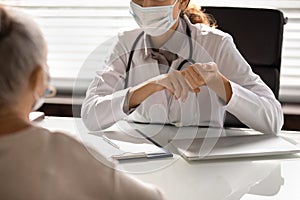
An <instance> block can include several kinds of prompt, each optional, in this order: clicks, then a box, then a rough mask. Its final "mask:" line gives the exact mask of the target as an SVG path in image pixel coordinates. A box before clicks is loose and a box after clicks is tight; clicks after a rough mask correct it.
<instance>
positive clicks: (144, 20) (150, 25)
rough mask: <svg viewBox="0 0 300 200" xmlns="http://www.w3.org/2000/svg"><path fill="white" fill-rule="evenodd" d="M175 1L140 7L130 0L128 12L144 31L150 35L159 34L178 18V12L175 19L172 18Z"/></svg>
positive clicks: (165, 30) (164, 31)
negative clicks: (169, 3) (165, 4)
mask: <svg viewBox="0 0 300 200" xmlns="http://www.w3.org/2000/svg"><path fill="white" fill-rule="evenodd" d="M177 1H178V0H176V1H175V2H174V3H173V4H172V5H168V6H153V7H142V6H140V5H138V4H136V3H134V2H133V1H131V2H130V13H131V15H132V16H133V18H134V19H135V21H136V23H137V24H138V25H139V26H140V27H141V29H142V30H143V31H144V32H145V33H147V34H149V35H151V36H160V35H163V34H164V33H166V32H167V31H168V30H169V29H170V28H171V27H172V26H173V25H174V24H175V23H176V21H177V20H178V17H179V13H178V15H177V17H176V19H174V18H173V10H174V6H175V5H176V4H177Z"/></svg>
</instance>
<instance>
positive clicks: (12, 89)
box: [0, 5, 48, 113]
mask: <svg viewBox="0 0 300 200" xmlns="http://www.w3.org/2000/svg"><path fill="white" fill-rule="evenodd" d="M46 60H47V46H46V43H45V40H44V37H43V35H42V33H41V31H40V29H39V28H38V26H37V25H36V24H35V23H34V21H33V20H32V19H31V18H30V17H28V16H27V15H25V14H24V13H21V12H20V11H17V10H15V9H11V8H5V7H4V6H1V5H0V113H1V112H2V113H3V112H6V111H7V110H9V109H22V110H23V112H25V113H26V112H28V113H29V112H30V111H31V108H32V106H33V105H34V103H35V102H36V100H37V99H38V98H39V97H41V96H43V94H44V91H45V88H46V86H47V84H48V73H47V71H48V69H47V64H46Z"/></svg>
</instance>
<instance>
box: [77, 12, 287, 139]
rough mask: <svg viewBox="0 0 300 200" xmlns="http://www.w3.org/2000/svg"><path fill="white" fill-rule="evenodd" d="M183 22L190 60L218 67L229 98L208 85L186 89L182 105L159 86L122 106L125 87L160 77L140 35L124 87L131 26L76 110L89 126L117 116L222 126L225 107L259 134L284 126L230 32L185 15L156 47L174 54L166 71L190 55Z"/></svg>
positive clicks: (276, 105) (274, 103) (102, 125)
mask: <svg viewBox="0 0 300 200" xmlns="http://www.w3.org/2000/svg"><path fill="white" fill-rule="evenodd" d="M186 26H189V28H190V30H191V38H192V47H193V59H194V60H195V61H196V62H199V63H205V62H210V61H213V62H215V63H216V64H217V65H218V68H219V71H220V72H221V73H222V74H223V75H224V76H225V77H227V78H228V79H229V80H230V84H231V87H232V92H233V94H232V97H231V99H230V101H229V102H228V103H227V104H225V103H224V102H223V101H222V100H221V99H220V98H219V97H218V96H217V95H216V94H215V93H214V92H213V91H211V90H210V89H209V88H208V87H207V86H202V87H201V88H200V90H201V91H200V93H198V94H195V93H192V92H189V94H188V98H187V99H186V101H185V103H183V102H182V101H181V100H175V99H174V98H173V97H171V96H170V95H169V94H168V93H167V92H166V91H165V90H163V91H160V92H156V93H154V94H153V95H151V96H150V97H148V98H147V99H146V100H145V101H144V102H143V103H141V104H140V105H139V106H138V107H136V108H135V109H133V111H130V112H129V111H128V110H127V109H126V107H127V102H128V99H127V96H128V91H129V89H130V87H132V86H135V85H137V84H139V83H142V82H144V81H147V80H148V79H150V78H152V77H155V76H158V75H160V71H159V66H158V63H157V60H155V59H153V58H152V57H151V56H150V55H149V53H148V51H147V48H149V44H147V42H148V40H146V37H142V38H141V39H140V40H138V42H137V46H136V50H135V52H134V55H133V59H132V62H131V70H130V71H129V73H128V75H127V76H129V77H128V88H124V80H125V77H126V66H127V62H128V59H129V54H130V51H131V48H132V44H133V43H134V41H135V40H136V38H137V36H138V35H139V34H140V33H141V30H140V29H136V30H132V31H126V32H123V33H122V34H120V35H119V36H118V41H117V42H116V44H114V45H115V46H114V48H113V52H112V54H111V55H110V56H109V58H107V60H106V62H105V65H106V67H105V70H100V71H97V72H96V76H95V78H94V80H93V81H92V83H91V85H90V87H89V89H88V91H87V94H86V99H85V100H84V103H83V105H82V112H81V113H82V114H81V115H82V119H83V122H84V123H85V125H86V126H87V128H88V129H90V130H101V129H104V128H107V127H109V126H110V125H112V124H113V123H115V122H116V121H118V120H121V119H126V120H131V121H138V122H150V123H178V122H179V123H180V124H181V125H184V126H190V125H201V126H213V127H223V124H224V113H225V111H226V110H227V111H228V112H230V113H232V114H233V115H234V116H236V117H237V118H238V119H239V120H240V121H241V122H243V123H244V124H246V125H247V126H249V127H250V128H253V129H256V130H258V131H262V132H264V133H274V134H276V133H277V132H279V131H280V129H281V127H282V125H283V113H282V109H281V105H280V103H279V102H278V101H277V100H276V98H275V96H274V94H273V93H272V91H271V90H270V89H269V88H268V87H267V86H266V84H265V83H264V82H263V81H262V80H261V79H260V77H259V76H258V75H256V74H254V73H253V72H252V70H251V67H250V66H249V64H248V63H247V62H246V61H245V59H244V58H243V57H242V56H241V54H240V53H239V51H238V50H237V49H236V46H235V44H234V42H233V39H232V37H231V36H230V35H229V34H227V33H224V32H222V31H220V30H218V29H214V28H211V27H208V26H206V25H203V24H196V25H194V24H191V22H190V21H189V20H188V19H187V18H186V17H185V19H182V18H180V23H179V26H178V28H177V32H176V33H174V34H173V35H172V36H171V38H170V39H169V40H168V41H167V42H166V43H165V44H164V45H163V46H162V47H161V48H162V49H166V50H168V51H170V52H173V53H177V54H178V55H179V56H178V58H177V59H176V60H174V61H173V62H172V64H171V67H170V68H171V70H172V69H177V67H178V65H179V64H180V63H181V62H182V61H183V60H184V59H186V58H188V56H189V52H190V46H189V39H188V36H187V35H186V34H185V33H186ZM185 67H186V66H185Z"/></svg>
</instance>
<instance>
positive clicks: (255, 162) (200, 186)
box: [37, 117, 300, 200]
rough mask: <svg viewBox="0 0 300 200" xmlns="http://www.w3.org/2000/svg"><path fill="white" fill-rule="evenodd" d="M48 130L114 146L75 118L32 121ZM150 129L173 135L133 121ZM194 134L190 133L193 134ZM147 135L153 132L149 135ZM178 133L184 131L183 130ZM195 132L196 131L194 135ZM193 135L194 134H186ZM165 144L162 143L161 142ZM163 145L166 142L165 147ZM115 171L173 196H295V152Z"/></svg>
mask: <svg viewBox="0 0 300 200" xmlns="http://www.w3.org/2000/svg"><path fill="white" fill-rule="evenodd" d="M37 124H38V125H40V126H43V127H46V128H49V129H51V130H63V131H67V132H70V133H71V134H72V135H73V136H75V137H77V138H80V139H81V140H82V141H83V142H84V143H88V144H89V145H92V146H93V147H94V148H95V149H96V150H97V151H100V152H105V151H111V150H112V149H113V147H112V146H111V145H109V144H107V143H105V142H103V141H102V139H101V137H98V136H96V135H91V134H88V131H87V130H86V129H85V127H84V126H83V124H82V122H81V120H80V119H78V118H76V119H72V118H56V117H46V118H45V120H44V121H42V122H39V123H37ZM136 126H143V127H142V128H144V129H149V134H150V135H148V136H152V137H153V138H155V139H156V141H161V142H162V144H163V143H164V142H168V140H169V139H170V138H174V137H179V136H180V137H182V136H183V135H180V134H178V132H176V134H175V135H174V127H167V129H169V130H173V131H165V132H164V134H162V133H161V131H160V134H158V135H157V134H156V135H155V133H158V132H157V130H161V128H162V127H161V126H160V125H136V124H135V125H134V128H136ZM132 127H133V125H132V124H131V125H129V124H128V123H126V122H119V123H118V124H117V125H116V126H114V127H111V129H118V128H119V129H120V130H122V131H125V132H126V131H130V129H131V128H132ZM192 133H193V132H192ZM151 134H152V135H151ZM182 134H185V133H184V131H183V130H182ZM194 134H198V133H194ZM280 135H281V136H284V137H287V138H293V139H295V140H297V142H298V143H300V132H289V131H282V133H281V134H280ZM185 136H186V137H195V135H193V134H191V135H186V134H185ZM163 145H165V144H163ZM166 146H167V147H168V145H166ZM118 169H119V170H121V171H124V172H126V173H129V174H132V175H133V176H135V177H137V178H139V179H141V180H143V181H146V182H150V183H153V184H156V185H158V186H160V187H161V188H162V189H163V190H164V191H165V194H166V196H167V198H168V199H172V200H177V199H178V200H179V199H180V200H182V199H186V200H196V199H204V200H221V199H227V200H235V199H242V200H270V199H272V200H273V199H276V200H287V199H288V200H299V199H300V192H299V189H298V188H299V185H300V156H299V154H296V155H288V156H287V155H285V156H268V157H260V158H255V157H254V158H239V159H225V160H211V161H196V162H195V161H194V162H187V161H186V160H184V159H183V158H181V157H180V156H179V155H174V157H173V158H165V159H154V160H140V161H126V162H121V163H120V164H119V165H118Z"/></svg>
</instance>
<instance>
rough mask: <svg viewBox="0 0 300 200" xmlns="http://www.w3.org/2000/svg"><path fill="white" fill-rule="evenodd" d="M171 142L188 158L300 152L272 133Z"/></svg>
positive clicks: (238, 156) (218, 157) (296, 147)
mask: <svg viewBox="0 0 300 200" xmlns="http://www.w3.org/2000/svg"><path fill="white" fill-rule="evenodd" d="M228 131H229V132H230V130H228ZM231 131H232V130H231ZM171 144H172V145H173V146H174V147H175V148H176V149H177V151H178V152H179V153H180V154H181V155H182V157H184V158H185V159H186V160H208V159H224V158H241V157H256V156H269V155H284V154H294V153H299V152H300V147H299V146H297V145H296V144H294V143H292V142H291V141H288V140H286V139H284V138H282V137H279V136H276V135H271V134H268V135H266V134H261V135H240V136H223V137H219V138H214V137H210V138H195V139H178V140H172V141H171Z"/></svg>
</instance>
